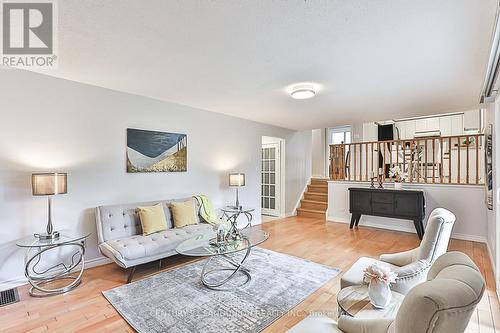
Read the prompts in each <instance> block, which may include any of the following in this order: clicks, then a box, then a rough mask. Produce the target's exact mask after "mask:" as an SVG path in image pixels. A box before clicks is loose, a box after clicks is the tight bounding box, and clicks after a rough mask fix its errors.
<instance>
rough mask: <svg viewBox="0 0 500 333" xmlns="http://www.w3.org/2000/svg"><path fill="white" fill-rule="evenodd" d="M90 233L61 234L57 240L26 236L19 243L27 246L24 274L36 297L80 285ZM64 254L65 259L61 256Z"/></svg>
mask: <svg viewBox="0 0 500 333" xmlns="http://www.w3.org/2000/svg"><path fill="white" fill-rule="evenodd" d="M89 236H90V234H82V235H78V236H72V235H67V234H61V236H60V237H59V238H57V239H50V240H41V239H39V238H37V237H35V236H29V237H25V238H22V239H20V240H18V241H17V242H16V245H17V246H19V247H21V248H25V249H26V254H25V255H24V275H25V276H26V278H27V279H28V282H29V283H30V284H31V288H30V289H29V294H30V295H31V296H34V297H44V296H50V295H57V294H63V293H65V292H68V291H70V290H72V289H73V288H75V287H76V286H78V285H79V284H80V282H81V281H82V274H83V270H84V268H85V240H86V239H87V237H89ZM60 253H64V254H65V256H64V258H61V257H60V256H59V254H60Z"/></svg>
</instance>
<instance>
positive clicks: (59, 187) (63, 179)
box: [31, 172, 68, 240]
mask: <svg viewBox="0 0 500 333" xmlns="http://www.w3.org/2000/svg"><path fill="white" fill-rule="evenodd" d="M31 188H32V191H33V195H34V196H42V195H43V196H47V198H48V207H49V214H48V217H49V219H48V222H47V233H44V234H35V236H36V237H38V238H39V239H40V240H51V239H57V238H59V232H58V231H54V230H53V226H52V196H53V195H57V194H65V193H67V192H68V175H67V174H66V173H56V172H50V173H34V174H32V175H31Z"/></svg>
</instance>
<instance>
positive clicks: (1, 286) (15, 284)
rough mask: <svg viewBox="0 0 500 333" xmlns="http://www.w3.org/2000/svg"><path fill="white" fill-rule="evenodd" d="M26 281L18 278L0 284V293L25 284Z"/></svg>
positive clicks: (23, 278)
mask: <svg viewBox="0 0 500 333" xmlns="http://www.w3.org/2000/svg"><path fill="white" fill-rule="evenodd" d="M27 283H28V280H27V279H26V278H25V277H24V276H23V277H20V278H16V279H12V280H7V281H2V282H0V291H2V290H7V289H11V288H15V287H19V286H22V285H23V284H27Z"/></svg>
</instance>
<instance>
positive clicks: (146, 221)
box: [138, 203, 167, 236]
mask: <svg viewBox="0 0 500 333" xmlns="http://www.w3.org/2000/svg"><path fill="white" fill-rule="evenodd" d="M138 208H139V217H140V219H141V225H142V234H143V235H144V236H147V235H150V234H153V233H155V232H158V231H163V230H167V219H166V218H165V212H164V211H163V206H162V204H161V203H159V204H156V205H154V206H148V207H138Z"/></svg>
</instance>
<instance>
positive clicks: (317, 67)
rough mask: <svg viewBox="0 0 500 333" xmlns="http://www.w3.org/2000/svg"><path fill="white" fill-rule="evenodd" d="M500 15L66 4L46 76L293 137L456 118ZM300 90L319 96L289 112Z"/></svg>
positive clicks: (471, 98) (332, 1)
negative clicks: (376, 123) (366, 124)
mask: <svg viewBox="0 0 500 333" xmlns="http://www.w3.org/2000/svg"><path fill="white" fill-rule="evenodd" d="M496 4H497V1H496V0H481V1H477V0H440V1H436V0H419V1H406V0H400V1H396V0H392V1H390V0H384V1H382V0H380V1H373V0H349V1H348V0H322V1H320V0H288V1H284V0H274V1H272V0H248V1H234V0H203V1H200V0H168V1H166V0H149V1H138V0H133V1H132V0H108V1H98V0H92V1H90V0H86V1H82V0H64V1H59V2H58V6H59V68H58V69H57V70H55V71H54V70H51V71H46V72H44V73H45V74H49V75H53V76H56V77H61V78H65V79H69V80H74V81H78V82H84V83H89V84H93V85H97V86H101V87H106V88H111V89H115V90H119V91H124V92H129V93H133V94H138V95H143V96H148V97H153V98H157V99H160V100H164V101H172V102H177V103H181V104H186V105H190V106H193V107H197V108H201V109H205V110H210V111H214V112H220V113H225V114H230V115H234V116H237V117H242V118H247V119H252V120H256V121H260V122H265V123H270V124H273V125H278V126H282V127H286V128H292V129H305V128H317V127H326V126H333V125H341V124H349V123H353V122H359V121H367V120H379V119H389V118H400V117H406V116H417V115H424V114H432V113H441V112H448V111H458V110H463V109H470V108H474V107H476V106H477V102H478V98H479V93H480V89H481V86H482V82H483V78H484V72H485V67H486V63H487V61H488V55H489V43H490V38H491V34H492V30H493V22H494V18H495V9H496ZM301 81H311V82H317V83H319V84H321V86H322V89H321V90H320V92H319V93H318V94H317V96H316V97H315V98H313V99H309V100H293V99H291V98H290V97H289V96H288V95H287V94H286V92H285V87H286V86H288V85H289V84H292V83H294V82H301ZM138 111H141V110H138Z"/></svg>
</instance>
